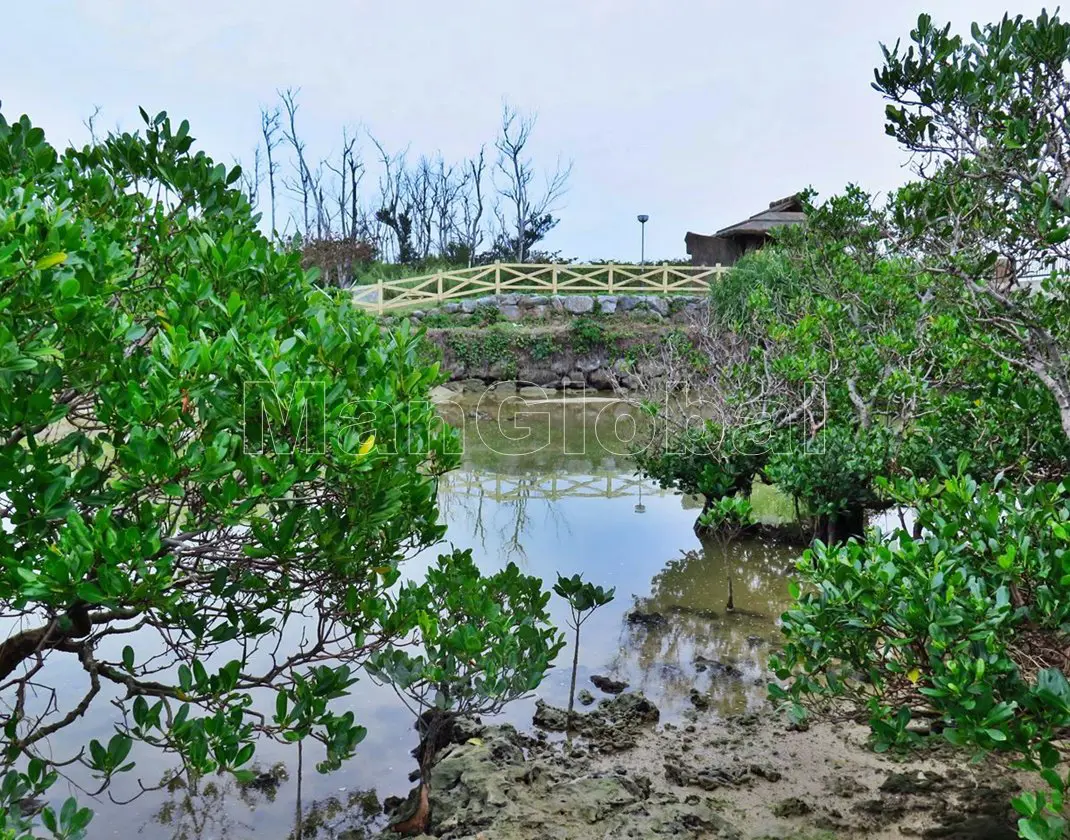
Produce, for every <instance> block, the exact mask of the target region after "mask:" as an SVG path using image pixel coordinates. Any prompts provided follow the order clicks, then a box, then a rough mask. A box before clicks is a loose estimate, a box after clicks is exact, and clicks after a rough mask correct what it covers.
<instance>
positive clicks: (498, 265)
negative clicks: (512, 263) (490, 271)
mask: <svg viewBox="0 0 1070 840" xmlns="http://www.w3.org/2000/svg"><path fill="white" fill-rule="evenodd" d="M501 293H502V261H501V260H495V261H494V294H496V295H500V294H501Z"/></svg>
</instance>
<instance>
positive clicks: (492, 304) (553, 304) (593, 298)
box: [407, 294, 707, 323]
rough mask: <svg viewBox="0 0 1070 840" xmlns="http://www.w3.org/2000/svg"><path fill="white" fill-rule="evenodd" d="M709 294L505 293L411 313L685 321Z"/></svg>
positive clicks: (697, 311)
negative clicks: (484, 312) (492, 312)
mask: <svg viewBox="0 0 1070 840" xmlns="http://www.w3.org/2000/svg"><path fill="white" fill-rule="evenodd" d="M706 305H707V299H706V298H705V297H701V296H696V295H524V294H501V295H487V296H486V297H480V298H465V299H464V300H459V301H449V302H447V303H444V304H443V305H442V306H440V307H435V308H433V309H426V310H417V311H415V312H411V313H409V314H408V316H407V317H409V318H412V319H413V320H416V321H420V320H423V319H424V318H426V317H427V316H428V315H431V314H433V313H443V314H445V315H450V316H454V317H456V318H457V319H458V320H459V322H461V323H463V322H464V320H465V316H473V315H476V314H477V312H479V311H481V310H486V309H495V310H497V311H498V312H499V313H501V316H502V318H503V319H504V320H506V321H522V320H533V321H539V320H557V319H566V318H572V317H577V316H581V315H610V316H617V317H632V318H635V319H637V320H643V321H661V320H668V321H673V322H675V323H684V322H686V321H689V320H691V319H693V318H694V317H695V316H696V315H699V314H701V312H702V310H703V309H704V308H705V307H706Z"/></svg>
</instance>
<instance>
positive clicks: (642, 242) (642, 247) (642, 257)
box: [635, 213, 650, 265]
mask: <svg viewBox="0 0 1070 840" xmlns="http://www.w3.org/2000/svg"><path fill="white" fill-rule="evenodd" d="M635 218H637V219H638V220H639V265H646V223H647V222H649V221H650V217H649V216H648V215H647V214H646V213H640V214H639V215H638V216H636V217H635Z"/></svg>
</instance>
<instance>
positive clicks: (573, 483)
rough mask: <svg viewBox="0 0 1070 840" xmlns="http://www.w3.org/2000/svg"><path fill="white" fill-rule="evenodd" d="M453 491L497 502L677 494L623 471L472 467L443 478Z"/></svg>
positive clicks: (444, 483)
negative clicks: (524, 471)
mask: <svg viewBox="0 0 1070 840" xmlns="http://www.w3.org/2000/svg"><path fill="white" fill-rule="evenodd" d="M442 487H443V489H444V490H446V491H447V492H449V493H453V494H462V495H465V496H480V497H483V498H487V499H491V500H492V501H495V502H511V501H520V500H545V501H550V502H556V501H558V500H560V499H565V498H582V499H625V498H629V497H632V496H634V497H636V498H639V497H641V496H670V495H675V494H673V493H670V492H669V491H667V490H662V489H661V488H660V487H658V485H657V484H655V483H654V482H652V481H649V480H646V479H642V478H639V477H638V476H636V477H627V476H621V475H620V474H619V473H612V474H606V475H589V476H588V475H553V474H547V475H529V476H518V475H508V474H488V473H485V472H475V471H469V470H458V471H456V472H453V473H449V474H448V475H446V476H445V477H444V478H443V479H442Z"/></svg>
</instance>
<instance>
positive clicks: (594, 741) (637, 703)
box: [532, 694, 661, 753]
mask: <svg viewBox="0 0 1070 840" xmlns="http://www.w3.org/2000/svg"><path fill="white" fill-rule="evenodd" d="M660 718H661V712H660V711H658V707H657V706H655V705H654V704H653V703H651V702H650V701H649V700H647V699H646V698H645V697H644V696H643V695H641V694H621V695H620V696H619V697H614V698H613V699H612V700H603V701H602V702H601V703H599V704H598V708H597V709H595V710H594V711H592V712H586V713H579V712H574V713H573V715H572V731H573V732H575V733H576V734H578V735H580V736H582V737H583V738H584V739H586V741H587V742H588V745H589V746H590V748H591V750H593V751H596V752H601V753H614V752H621V751H623V750H629V749H631V748H632V747H634V746H635V744H636V737H637V736H638V734H639V733H640V731H641V730H642V729H643V728H644V727H646V726H648V725H649V724H653V723H657V722H658V720H659V719H660ZM532 722H533V723H534V724H535V726H537V727H539V728H541V729H545V730H548V731H550V732H564V731H566V729H568V712H567V711H566V710H565V709H559V708H557V707H556V706H551V705H549V704H548V703H545V702H544V701H542V700H537V701H535V715H534V717H533V718H532Z"/></svg>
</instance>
